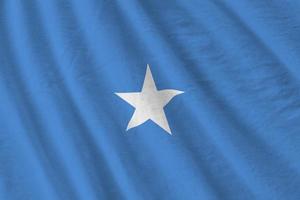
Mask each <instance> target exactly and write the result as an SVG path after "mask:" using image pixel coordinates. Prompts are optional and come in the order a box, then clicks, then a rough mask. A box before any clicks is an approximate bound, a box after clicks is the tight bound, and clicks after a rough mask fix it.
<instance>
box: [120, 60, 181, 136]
mask: <svg viewBox="0 0 300 200" xmlns="http://www.w3.org/2000/svg"><path fill="white" fill-rule="evenodd" d="M182 93H183V91H179V90H173V89H166V90H157V89H156V85H155V82H154V80H153V77H152V73H151V71H150V67H149V65H147V71H146V76H145V80H144V85H143V88H142V91H141V92H128V93H115V94H116V95H118V96H119V97H121V98H122V99H123V100H125V101H126V102H127V103H129V104H130V105H131V106H133V107H134V108H135V111H134V113H133V115H132V117H131V120H130V121H129V123H128V126H127V130H129V129H131V128H134V127H136V126H139V125H141V124H143V123H144V122H146V121H147V120H149V119H150V120H152V121H153V122H155V123H156V124H157V125H159V126H160V127H161V128H163V129H164V130H165V131H167V132H168V133H169V134H172V133H171V130H170V127H169V124H168V120H167V118H166V115H165V112H164V107H165V106H166V105H167V104H168V103H169V101H171V99H172V98H173V97H175V96H176V95H179V94H182Z"/></svg>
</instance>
